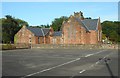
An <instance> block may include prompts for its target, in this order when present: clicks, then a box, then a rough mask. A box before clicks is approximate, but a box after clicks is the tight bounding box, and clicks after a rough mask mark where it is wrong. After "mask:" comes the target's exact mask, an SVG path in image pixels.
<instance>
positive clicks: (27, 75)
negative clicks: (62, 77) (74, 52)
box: [21, 58, 80, 78]
mask: <svg viewBox="0 0 120 78" xmlns="http://www.w3.org/2000/svg"><path fill="white" fill-rule="evenodd" d="M78 60H80V58H77V59H75V60H72V61H69V62H66V63H63V64H60V65H57V66H54V67H51V68H48V69H44V70H42V71H39V72H35V73H32V74H28V75H26V76H24V77H21V78H26V77H29V76H33V75H35V74H39V73H42V72H46V71H49V70H52V69H54V68H57V67H61V66H64V65H66V64H70V63H72V62H75V61H78Z"/></svg>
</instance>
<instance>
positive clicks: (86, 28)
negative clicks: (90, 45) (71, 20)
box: [75, 18, 89, 31]
mask: <svg viewBox="0 0 120 78" xmlns="http://www.w3.org/2000/svg"><path fill="white" fill-rule="evenodd" d="M75 19H76V20H77V21H78V22H79V23H80V24H81V25H82V26H83V27H84V28H85V30H86V31H89V29H88V27H87V26H86V25H85V24H84V23H83V22H82V21H81V20H80V19H79V18H75Z"/></svg>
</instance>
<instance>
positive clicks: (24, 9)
mask: <svg viewBox="0 0 120 78" xmlns="http://www.w3.org/2000/svg"><path fill="white" fill-rule="evenodd" d="M79 11H82V12H83V15H84V17H91V18H93V19H96V18H98V17H100V18H101V22H103V21H105V20H110V21H117V20H118V2H2V17H4V16H5V15H11V16H13V17H15V18H20V19H23V20H25V21H27V22H28V23H29V25H41V24H45V25H46V24H51V22H52V21H53V20H54V18H57V17H60V16H68V17H69V16H70V15H73V13H74V12H79Z"/></svg>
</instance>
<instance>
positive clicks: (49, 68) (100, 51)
mask: <svg viewBox="0 0 120 78" xmlns="http://www.w3.org/2000/svg"><path fill="white" fill-rule="evenodd" d="M103 51H106V50H102V51H99V52H97V53H93V54H88V55H86V56H85V57H89V56H92V55H95V54H99V53H101V52H103ZM78 60H80V58H77V59H75V60H72V61H69V62H66V63H63V64H60V65H57V66H54V67H51V68H48V69H44V70H42V71H38V72H35V73H32V74H28V75H26V76H24V77H21V78H26V77H29V76H33V75H35V74H39V73H43V72H46V71H49V70H52V69H54V68H57V67H61V66H64V65H66V64H69V63H72V62H75V61H78ZM91 66H92V67H93V65H91ZM85 71H86V70H85V69H84V70H82V71H81V72H80V73H83V72H85Z"/></svg>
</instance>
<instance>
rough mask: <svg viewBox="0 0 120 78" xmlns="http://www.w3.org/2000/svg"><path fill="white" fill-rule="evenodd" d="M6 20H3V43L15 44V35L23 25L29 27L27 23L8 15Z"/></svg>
mask: <svg viewBox="0 0 120 78" xmlns="http://www.w3.org/2000/svg"><path fill="white" fill-rule="evenodd" d="M5 17H6V18H2V19H1V20H2V42H3V43H13V42H14V35H15V34H16V33H17V32H18V31H19V29H20V28H21V26H22V25H24V24H25V25H28V23H27V22H25V21H23V20H21V19H15V18H13V17H12V16H10V15H6V16H5Z"/></svg>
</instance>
